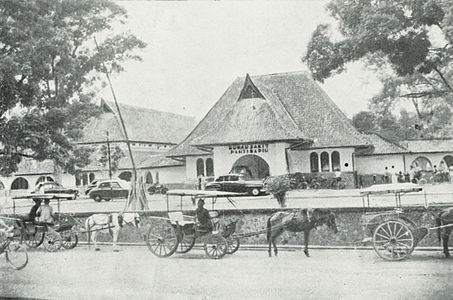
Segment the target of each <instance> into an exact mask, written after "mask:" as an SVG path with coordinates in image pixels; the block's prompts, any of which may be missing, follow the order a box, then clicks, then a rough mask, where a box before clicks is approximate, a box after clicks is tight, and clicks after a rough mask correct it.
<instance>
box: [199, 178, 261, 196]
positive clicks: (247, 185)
mask: <svg viewBox="0 0 453 300" xmlns="http://www.w3.org/2000/svg"><path fill="white" fill-rule="evenodd" d="M205 190H208V191H209V190H210V191H224V192H236V193H247V194H250V195H253V196H258V195H260V194H262V193H265V190H264V182H263V180H260V179H256V180H248V179H246V177H245V176H244V175H242V174H228V175H222V176H219V177H217V178H216V180H215V181H213V182H209V183H207V184H206V187H205Z"/></svg>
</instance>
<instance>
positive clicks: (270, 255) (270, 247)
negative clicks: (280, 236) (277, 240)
mask: <svg viewBox="0 0 453 300" xmlns="http://www.w3.org/2000/svg"><path fill="white" fill-rule="evenodd" d="M272 239H273V236H268V239H267V241H268V242H269V250H268V253H269V257H272Z"/></svg>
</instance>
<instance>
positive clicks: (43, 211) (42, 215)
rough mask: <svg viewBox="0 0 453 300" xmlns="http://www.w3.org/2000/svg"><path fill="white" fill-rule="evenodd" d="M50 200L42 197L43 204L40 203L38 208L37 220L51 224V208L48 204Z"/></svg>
mask: <svg viewBox="0 0 453 300" xmlns="http://www.w3.org/2000/svg"><path fill="white" fill-rule="evenodd" d="M49 202H50V200H49V199H44V205H41V207H39V209H38V213H37V214H38V215H39V221H40V222H42V223H46V224H53V222H54V219H53V210H52V206H50V205H49Z"/></svg>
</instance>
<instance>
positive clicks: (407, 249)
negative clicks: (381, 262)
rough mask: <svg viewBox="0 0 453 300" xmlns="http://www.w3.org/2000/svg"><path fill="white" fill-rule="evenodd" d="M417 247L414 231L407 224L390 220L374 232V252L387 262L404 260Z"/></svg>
mask: <svg viewBox="0 0 453 300" xmlns="http://www.w3.org/2000/svg"><path fill="white" fill-rule="evenodd" d="M415 245H416V240H415V238H414V234H413V233H412V229H411V228H410V227H409V226H408V225H407V224H406V223H405V222H401V221H397V220H389V221H387V222H384V223H382V224H380V225H379V226H378V227H377V228H376V229H375V230H374V234H373V247H374V250H375V251H376V253H377V254H378V255H379V256H380V257H381V258H383V259H385V260H403V259H405V258H407V257H408V256H409V255H410V254H411V253H412V251H414V248H415Z"/></svg>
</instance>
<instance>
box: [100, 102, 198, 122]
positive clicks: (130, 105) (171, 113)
mask: <svg viewBox="0 0 453 300" xmlns="http://www.w3.org/2000/svg"><path fill="white" fill-rule="evenodd" d="M104 101H105V103H106V104H107V105H108V106H109V107H110V108H112V107H111V104H113V102H111V101H106V100H104ZM118 105H119V106H120V108H121V107H122V106H124V107H126V108H128V107H129V108H135V109H139V110H147V111H150V112H151V111H152V112H156V113H162V114H169V115H174V116H178V117H184V118H190V119H195V117H193V116H187V115H182V114H177V113H174V112H169V111H163V110H157V109H154V108H149V107H142V106H138V105H134V104H125V103H121V102H119V103H118ZM112 110H113V111H114V113H115V114H116V113H117V112H116V108H115V109H112Z"/></svg>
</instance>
